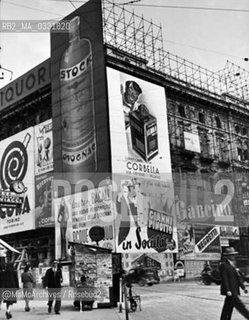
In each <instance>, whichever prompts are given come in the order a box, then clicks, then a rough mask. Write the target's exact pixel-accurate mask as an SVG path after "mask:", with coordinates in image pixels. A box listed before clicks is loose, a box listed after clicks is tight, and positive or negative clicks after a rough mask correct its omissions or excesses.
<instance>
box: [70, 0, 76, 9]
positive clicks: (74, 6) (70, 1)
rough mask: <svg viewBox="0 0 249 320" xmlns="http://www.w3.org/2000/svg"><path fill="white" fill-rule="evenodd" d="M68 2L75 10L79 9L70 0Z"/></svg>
mask: <svg viewBox="0 0 249 320" xmlns="http://www.w3.org/2000/svg"><path fill="white" fill-rule="evenodd" d="M68 2H70V3H71V5H72V6H73V7H74V9H77V7H76V6H75V5H74V3H73V2H72V1H71V0H68Z"/></svg>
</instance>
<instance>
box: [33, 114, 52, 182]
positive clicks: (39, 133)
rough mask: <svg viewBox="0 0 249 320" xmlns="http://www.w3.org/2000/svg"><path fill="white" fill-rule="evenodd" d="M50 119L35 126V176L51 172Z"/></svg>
mask: <svg viewBox="0 0 249 320" xmlns="http://www.w3.org/2000/svg"><path fill="white" fill-rule="evenodd" d="M52 132H53V131H52V119H49V120H47V121H45V122H42V123H40V124H38V125H36V126H35V175H36V176H37V175H39V174H43V173H46V172H49V171H52V170H53V135H52Z"/></svg>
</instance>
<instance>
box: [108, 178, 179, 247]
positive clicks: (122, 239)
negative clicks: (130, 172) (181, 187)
mask: <svg viewBox="0 0 249 320" xmlns="http://www.w3.org/2000/svg"><path fill="white" fill-rule="evenodd" d="M114 180H115V183H116V187H117V192H116V193H115V196H114V204H115V205H114V209H115V230H116V250H117V252H123V253H136V252H139V253H146V252H150V253H153V252H169V253H173V252H176V251H177V234H176V228H175V220H174V216H173V215H172V212H171V208H172V203H173V186H172V183H171V181H168V182H164V181H159V180H155V179H154V180H153V179H142V178H139V179H138V178H133V177H131V176H127V175H123V176H121V175H115V179H114Z"/></svg>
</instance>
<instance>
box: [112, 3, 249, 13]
mask: <svg viewBox="0 0 249 320" xmlns="http://www.w3.org/2000/svg"><path fill="white" fill-rule="evenodd" d="M133 2H134V3H133ZM135 2H137V1H131V2H130V3H128V4H132V5H134V6H138V7H151V8H169V9H184V10H203V11H204V10H207V11H224V12H249V10H247V9H234V8H212V7H194V6H189V7H187V6H172V5H155V4H137V3H135ZM117 4H122V3H117Z"/></svg>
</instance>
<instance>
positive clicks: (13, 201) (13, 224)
mask: <svg viewBox="0 0 249 320" xmlns="http://www.w3.org/2000/svg"><path fill="white" fill-rule="evenodd" d="M33 131H34V129H33V127H32V128H29V129H27V130H24V131H22V132H20V133H18V134H16V135H14V136H11V137H9V138H7V139H5V140H2V141H1V142H0V150H1V152H0V183H1V187H0V193H1V197H0V234H1V235H4V234H9V233H15V232H21V231H26V230H30V229H33V228H34V132H33ZM12 189H14V191H13V190H12Z"/></svg>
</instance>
